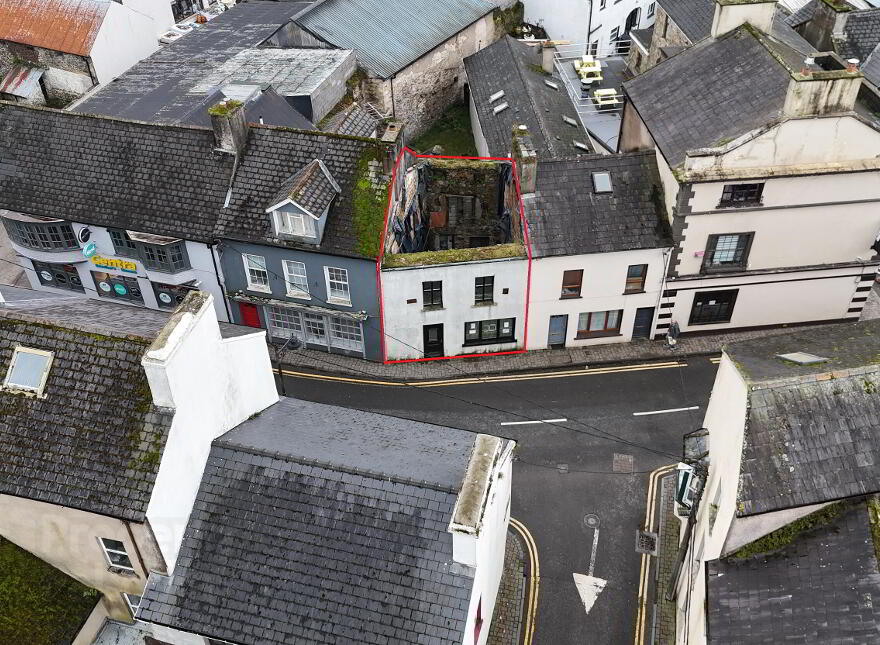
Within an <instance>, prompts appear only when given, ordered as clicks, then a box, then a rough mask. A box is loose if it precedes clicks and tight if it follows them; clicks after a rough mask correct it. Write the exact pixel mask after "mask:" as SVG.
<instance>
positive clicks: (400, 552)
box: [138, 399, 476, 645]
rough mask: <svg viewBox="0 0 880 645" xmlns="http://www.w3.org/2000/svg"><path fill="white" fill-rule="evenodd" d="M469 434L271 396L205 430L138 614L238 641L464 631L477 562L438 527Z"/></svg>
mask: <svg viewBox="0 0 880 645" xmlns="http://www.w3.org/2000/svg"><path fill="white" fill-rule="evenodd" d="M475 438H476V435H474V434H471V433H468V432H465V431H461V430H454V429H451V428H439V427H437V426H431V425H428V424H423V423H418V422H412V421H407V420H403V419H396V418H392V417H385V416H383V415H377V414H373V413H368V412H360V411H357V410H349V409H344V408H338V407H335V406H328V405H322V404H318V403H309V402H305V401H298V400H295V399H281V401H280V402H279V403H277V404H276V405H274V406H272V407H270V408H268V409H267V410H265V411H264V412H263V413H262V414H260V415H259V416H257V417H255V418H254V419H252V420H250V421H247V422H245V423H244V424H242V425H241V426H239V427H238V428H236V429H234V430H232V431H231V432H229V433H227V434H226V435H224V436H222V437H221V438H219V439H218V440H216V441H215V442H214V445H213V447H212V450H211V454H210V456H209V458H208V464H207V466H206V468H205V473H204V476H203V478H202V485H201V487H200V489H199V493H198V496H197V498H196V503H195V506H194V508H193V513H192V515H191V517H190V521H189V525H188V526H187V529H186V533H185V535H184V539H183V544H182V547H181V550H180V558H179V559H178V562H177V567H176V569H175V572H174V575H173V577H171V578H167V577H162V576H157V575H152V576H151V577H150V580H149V582H148V585H147V589H146V590H145V592H144V597H143V600H142V602H141V605H140V610H139V612H138V619H139V620H143V621H147V622H153V623H157V624H161V625H168V626H172V627H175V628H177V629H182V630H185V631H190V632H196V633H200V634H203V635H206V636H208V637H210V638H219V639H224V640H229V641H233V642H237V643H242V645H251V644H257V643H259V644H261V645H274V644H278V645H280V644H282V643H283V644H286V643H293V642H296V643H343V642H358V643H437V644H446V643H449V644H452V643H456V644H458V643H461V642H462V639H463V632H464V627H465V623H466V619H467V608H468V603H469V600H470V591H471V587H472V585H473V578H472V575H473V574H472V572H471V570H469V569H468V568H467V567H463V566H461V565H459V564H456V563H455V562H454V561H453V559H452V535H451V534H450V533H448V532H447V527H448V525H449V521H450V519H451V517H452V513H453V508H454V505H455V502H456V496H457V491H458V489H459V487H460V485H461V481H462V479H463V476H464V473H465V471H466V468H467V464H468V461H469V459H470V453H471V451H472V449H473V445H474V440H475ZM377 468H381V472H379V471H378V470H377ZM418 480H423V483H421V484H418V483H416V482H417V481H418Z"/></svg>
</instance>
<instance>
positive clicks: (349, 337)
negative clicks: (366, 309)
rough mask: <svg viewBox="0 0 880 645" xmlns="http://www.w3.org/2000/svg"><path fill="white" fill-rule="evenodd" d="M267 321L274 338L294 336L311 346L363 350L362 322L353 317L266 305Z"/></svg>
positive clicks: (270, 333)
mask: <svg viewBox="0 0 880 645" xmlns="http://www.w3.org/2000/svg"><path fill="white" fill-rule="evenodd" d="M266 320H267V321H268V328H269V335H270V336H272V337H273V338H290V337H294V338H298V339H300V340H302V341H304V342H307V343H310V344H313V345H323V346H325V347H335V348H339V349H345V350H350V351H353V352H363V351H364V334H363V328H362V323H361V322H360V321H359V320H355V319H353V318H348V317H345V316H331V315H329V314H323V313H313V312H309V311H302V310H299V309H293V308H290V307H277V306H274V305H269V306H267V307H266Z"/></svg>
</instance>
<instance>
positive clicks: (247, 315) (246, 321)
mask: <svg viewBox="0 0 880 645" xmlns="http://www.w3.org/2000/svg"><path fill="white" fill-rule="evenodd" d="M238 311H239V312H240V313H241V324H242V325H247V326H248V327H258V328H259V327H260V312H259V310H258V309H257V306H256V305H252V304H250V303H249V302H239V303H238Z"/></svg>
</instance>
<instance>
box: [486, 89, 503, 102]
mask: <svg viewBox="0 0 880 645" xmlns="http://www.w3.org/2000/svg"><path fill="white" fill-rule="evenodd" d="M503 96H504V90H501V91H499V92H495V93H494V94H493V95H492V96H490V97H489V103H494V102H495V101H497V100H498V99H500V98H501V97H503Z"/></svg>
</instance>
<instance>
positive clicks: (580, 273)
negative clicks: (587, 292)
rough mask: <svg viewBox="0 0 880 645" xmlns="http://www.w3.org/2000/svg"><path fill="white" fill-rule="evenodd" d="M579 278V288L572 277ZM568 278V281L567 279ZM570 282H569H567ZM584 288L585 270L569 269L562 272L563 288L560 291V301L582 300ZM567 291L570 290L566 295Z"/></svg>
mask: <svg viewBox="0 0 880 645" xmlns="http://www.w3.org/2000/svg"><path fill="white" fill-rule="evenodd" d="M573 275H576V276H577V286H576V287H575V282H574V281H573V279H572V278H571V277H570V276H573ZM567 276H569V277H568V279H567ZM567 280H568V281H567ZM583 286H584V270H583V269H568V270H567V271H563V272H562V287H561V288H560V291H559V299H560V300H569V299H571V298H580V297H581V290H582V289H583ZM566 289H568V293H566Z"/></svg>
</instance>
